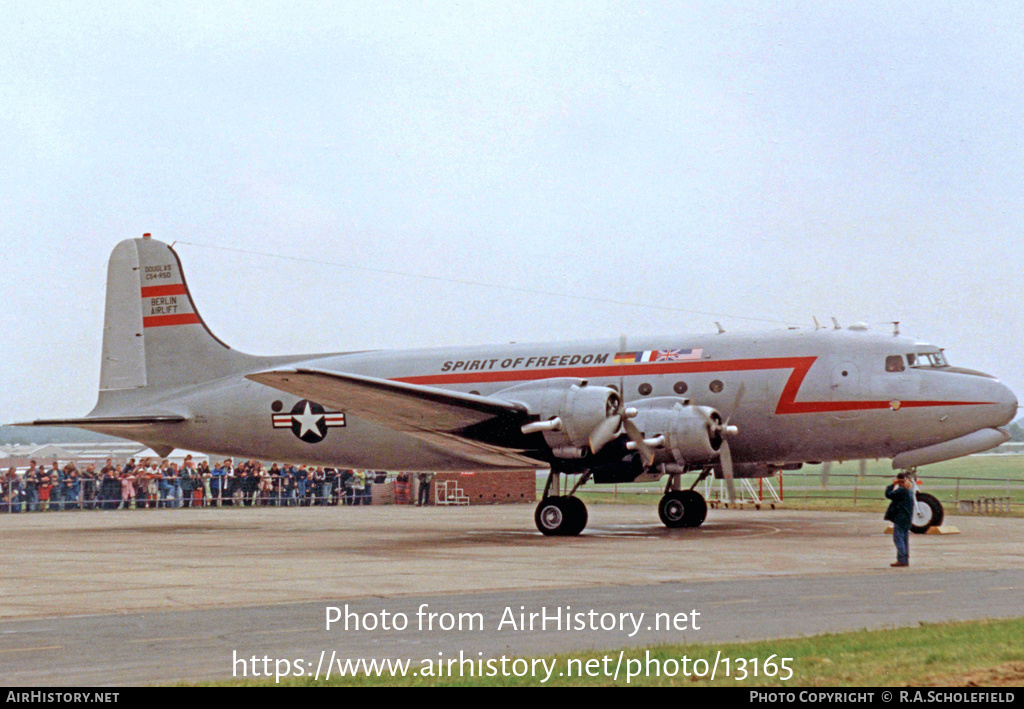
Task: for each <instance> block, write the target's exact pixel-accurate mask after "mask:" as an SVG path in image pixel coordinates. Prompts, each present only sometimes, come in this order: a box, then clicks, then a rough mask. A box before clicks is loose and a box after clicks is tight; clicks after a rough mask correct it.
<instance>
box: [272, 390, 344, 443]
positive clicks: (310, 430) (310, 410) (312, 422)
mask: <svg viewBox="0 0 1024 709" xmlns="http://www.w3.org/2000/svg"><path fill="white" fill-rule="evenodd" d="M273 419H274V428H290V429H291V430H292V433H294V434H295V435H296V436H297V437H298V438H299V439H300V440H302V441H305V442H306V443H319V442H320V441H322V440H324V439H325V438H326V437H327V429H329V428H339V427H342V426H344V425H345V414H344V413H343V412H341V411H325V410H324V407H322V406H321V405H320V404H317V403H316V402H313V401H309V400H308V399H302V400H301V401H299V402H298V403H296V404H295V406H293V407H292V411H291V413H288V414H274V415H273Z"/></svg>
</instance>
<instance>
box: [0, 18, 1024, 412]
mask: <svg viewBox="0 0 1024 709" xmlns="http://www.w3.org/2000/svg"><path fill="white" fill-rule="evenodd" d="M1022 86H1024V9H1022V6H1021V5H1020V3H1019V2H1006V3H963V2H953V3H948V4H947V3H940V2H926V3H921V2H905V3H893V2H863V1H858V2H848V3H834V2H829V3H821V2H806V3H788V2H779V1H778V0H772V1H771V2H764V3H746V2H744V3H735V4H731V3H726V2H706V3H701V2H682V3H675V2H668V3H661V2H658V3H654V2H647V3H645V2H635V1H632V0H631V1H630V2H624V3H598V2H592V1H590V0H588V1H587V2H555V3H551V2H542V3H535V4H530V3H515V4H510V5H504V4H500V3H497V2H480V3H473V2H460V3H458V4H455V3H430V2H417V3H413V2H394V3H387V4H384V3H370V2H362V3H338V2H323V3H312V2H295V1H294V0H289V2H282V3H269V4H267V3H256V2H248V1H247V2H230V3H229V2H210V3H206V2H190V3H163V4H160V5H159V6H158V5H157V4H155V3H149V2H138V3H126V2H81V3H74V2H70V3H55V2H33V3H4V5H3V8H2V9H0V232H2V233H0V269H2V271H0V272H2V274H3V275H2V278H3V282H2V285H3V297H4V299H5V301H6V303H5V308H4V316H3V319H2V321H0V346H2V347H3V365H2V372H3V375H2V381H0V392H2V398H0V422H11V421H19V420H30V419H34V418H43V417H61V416H81V415H84V414H85V413H87V412H88V411H89V409H90V408H91V407H92V405H93V403H94V402H95V399H96V387H97V383H98V380H99V357H100V342H101V331H102V324H103V323H102V321H103V307H104V285H105V278H106V275H105V274H106V264H107V258H108V257H109V254H110V251H111V250H112V249H113V247H114V246H115V244H117V242H118V241H120V240H122V239H125V238H130V237H137V236H141V235H142V233H143V232H151V233H152V234H153V236H154V237H155V238H158V239H162V240H164V241H167V242H175V241H177V242H179V244H178V246H177V247H176V248H177V249H178V251H179V253H180V255H181V257H182V260H183V262H184V267H185V272H186V275H187V277H188V279H189V284H190V286H191V287H192V291H193V295H194V298H195V300H196V303H197V306H198V308H199V310H200V312H201V313H202V315H203V316H204V318H205V319H206V320H207V322H208V324H209V325H210V327H211V329H212V330H213V331H214V332H215V333H216V334H217V335H218V336H219V337H220V338H221V339H222V340H224V341H225V342H227V343H228V344H230V345H232V346H233V347H235V348H236V349H240V350H242V351H246V352H251V353H256V354H275V353H287V352H291V353H294V352H323V351H336V350H346V349H368V348H405V347H422V346H435V345H457V344H478V343H489V342H504V341H511V340H515V341H520V342H523V341H543V340H551V339H583V338H590V337H614V338H618V336H619V335H620V334H621V333H627V334H635V335H639V334H658V333H665V334H668V333H681V332H704V331H711V330H713V329H714V321H716V320H718V321H721V322H722V324H723V325H724V326H725V327H726V328H727V329H731V330H750V329H754V328H764V327H769V328H774V327H784V326H786V325H789V324H793V325H801V326H813V320H812V318H813V317H815V316H816V317H817V318H818V319H819V320H820V321H822V322H827V321H828V320H829V318H831V317H833V316H834V317H836V318H837V319H838V320H839V322H840V323H841V324H843V325H848V324H850V323H852V322H855V321H863V322H868V323H871V324H872V325H873V326H876V327H879V328H883V329H888V328H890V327H891V326H889V325H886V324H885V323H888V322H889V321H893V320H899V321H901V323H902V324H901V329H902V330H903V331H904V332H906V333H908V334H914V335H917V336H919V337H921V338H923V339H926V340H929V341H934V342H936V343H937V344H939V345H941V346H943V347H945V348H946V349H947V355H948V357H949V359H950V361H951V362H952V363H954V364H958V365H962V366H969V367H974V368H978V369H982V370H985V371H989V372H991V373H993V374H996V375H997V376H999V377H1000V378H1002V379H1004V380H1005V381H1006V382H1007V383H1008V384H1009V385H1010V386H1011V387H1012V388H1014V390H1015V391H1016V392H1017V393H1018V396H1020V395H1021V393H1022V392H1024V373H1022V371H1021V370H1022V367H1021V362H1022V356H1021V330H1022V326H1024V286H1022V285H1021V283H1022V279H1021V275H1022V269H1024V246H1022V241H1024V240H1022V234H1021V231H1022V225H1024V147H1022V136H1024V91H1022V90H1021V87H1022ZM181 242H186V243H181ZM211 247H220V248H211ZM225 249H232V250H231V251H228V250H225ZM275 255H276V256H275ZM280 257H285V258H280ZM374 268H378V269H385V270H389V271H399V272H405V273H412V274H422V275H425V276H431V277H435V278H439V279H442V280H435V279H427V278H414V277H408V276H401V275H389V274H383V273H379V272H374V271H371V270H366V269H374ZM457 281H477V282H483V283H490V284H495V285H502V286H507V287H510V288H515V289H519V290H505V289H497V288H486V287H480V286H474V285H469V284H465V283H459V282H457ZM550 293H563V294H566V295H574V296H580V297H582V298H586V299H580V298H569V297H561V296H558V295H549V294H550ZM602 301H620V302H638V303H647V304H650V305H651V306H659V307H637V306H627V305H620V304H615V303H609V302H602ZM668 308H675V310H672V309H668Z"/></svg>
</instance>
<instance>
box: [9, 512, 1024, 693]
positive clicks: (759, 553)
mask: <svg viewBox="0 0 1024 709" xmlns="http://www.w3.org/2000/svg"><path fill="white" fill-rule="evenodd" d="M882 507H884V503H880V508H882ZM880 517H881V509H880V510H879V512H878V513H871V514H868V513H819V512H795V511H789V510H784V509H780V510H761V511H755V510H752V509H748V510H712V511H711V512H710V513H709V518H708V521H707V522H706V523H705V524H704V526H703V527H701V528H700V529H696V530H668V529H665V528H664V527H662V526H661V524H660V523H659V522H658V520H657V513H656V511H655V510H653V509H648V508H646V507H643V506H637V505H591V506H590V524H589V525H588V528H587V530H586V532H585V533H584V534H583V535H582V536H580V537H578V538H568V539H560V538H546V537H543V536H541V535H540V534H539V533H538V532H536V530H535V528H534V526H533V507H532V506H529V505H508V506H489V507H463V508H413V507H365V508H350V507H343V508H285V509H278V508H266V509H254V508H246V509H194V510H138V511H112V512H83V511H79V512H65V513H43V514H33V515H28V514H21V515H8V516H2V517H0V539H2V542H0V544H2V545H3V555H4V569H5V571H4V574H3V576H2V578H0V672H2V674H3V676H4V677H5V679H6V680H7V683H8V684H21V685H33V686H38V685H90V686H98V685H107V684H114V685H125V684H146V683H156V682H173V681H178V680H184V681H196V680H199V679H208V678H229V677H231V676H232V673H233V672H234V674H236V675H238V674H239V672H240V671H241V670H242V669H246V671H247V672H248V673H249V674H250V675H251V673H252V670H253V669H254V666H253V665H252V664H251V663H249V664H248V665H247V664H246V663H247V661H248V660H249V659H250V658H257V659H258V660H260V661H262V659H263V658H264V657H266V658H268V659H269V660H270V661H276V660H278V659H288V661H289V663H291V665H290V669H291V670H293V671H294V670H295V667H296V661H297V660H303V662H304V663H305V664H304V666H305V668H306V669H307V670H310V671H311V668H312V667H313V666H314V665H316V664H319V665H323V664H324V658H328V657H329V655H330V653H332V652H334V653H336V655H337V656H338V657H341V656H344V657H350V658H358V657H364V658H370V657H399V658H401V657H405V658H410V659H415V658H419V659H421V660H422V659H425V658H450V657H453V656H454V657H458V653H459V652H460V651H461V652H463V653H464V657H472V658H477V659H482V658H486V657H496V656H499V655H501V654H508V655H510V656H511V655H515V656H520V657H522V656H533V655H537V654H542V653H543V654H546V653H553V652H573V651H576V650H582V649H585V648H621V647H639V646H642V645H645V644H649V643H653V642H669V641H685V642H718V641H723V640H733V639H755V638H775V637H789V636H796V635H804V634H813V633H821V632H830V631H839V630H847V629H857V628H864V627H885V626H896V625H913V624H917V623H918V622H923V621H928V622H932V621H939V620H945V619H969V618H983V617H1014V616H1021V615H1024V606H1022V605H1021V603H1020V598H1021V593H1020V592H1021V590H1024V535H1022V532H1024V520H1021V519H995V518H986V517H960V516H951V517H949V518H948V521H949V522H950V523H952V524H954V525H956V526H957V527H959V528H960V529H961V531H962V533H961V534H957V535H934V536H933V535H924V536H922V535H913V536H912V539H911V546H912V552H911V554H912V557H911V562H912V564H913V566H912V567H911V568H910V569H906V570H902V569H896V570H894V569H890V568H889V562H890V561H891V560H892V559H893V557H894V551H893V547H892V543H891V540H890V539H889V537H888V536H886V535H885V523H884V522H883V521H882V520H881V519H880ZM908 600H909V601H911V602H910V603H908V602H907V601H908ZM346 605H347V610H348V611H349V613H350V614H349V615H348V616H347V617H348V618H349V623H350V627H349V629H348V630H345V629H344V627H343V621H341V620H339V622H338V623H335V624H334V625H333V626H332V627H331V629H329V630H328V629H327V628H326V617H327V613H328V608H330V607H337V608H339V609H340V612H341V614H342V617H345V610H346ZM641 613H642V614H643V616H641V615H640V614H641ZM352 614H354V615H352ZM430 614H434V615H433V616H431V615H430ZM531 614H533V616H532V618H531ZM658 614H661V615H658ZM545 616H546V618H545ZM403 619H404V622H405V627H404V628H402V627H398V626H400V625H401V624H402V621H403ZM531 620H532V621H533V627H532V628H530V627H529V623H530V621H531ZM459 621H461V622H462V623H463V627H461V628H459V627H458V622H459ZM389 622H390V623H391V626H390V628H389V629H384V627H383V626H385V625H386V624H388V623H389ZM357 623H358V624H359V628H358V629H356V628H355V625H356V624H357ZM524 623H525V624H526V625H527V627H525V628H524V627H522V626H523V625H524ZM368 624H369V625H373V626H375V627H374V628H373V629H367V627H366V626H367V625H368ZM542 625H543V626H544V627H541V626H542ZM665 625H668V626H669V627H667V628H666V627H664V626H665ZM322 653H323V654H322ZM239 661H240V662H241V664H239ZM257 664H258V665H260V666H259V667H255V669H256V670H257V671H262V670H267V669H268V668H269V669H270V671H271V672H272V671H273V670H274V668H275V667H276V668H277V670H278V671H280V670H281V669H282V668H284V665H274V664H270V665H269V666H268V665H266V664H265V663H264V664H260V663H259V662H258V663H257ZM328 664H329V661H328Z"/></svg>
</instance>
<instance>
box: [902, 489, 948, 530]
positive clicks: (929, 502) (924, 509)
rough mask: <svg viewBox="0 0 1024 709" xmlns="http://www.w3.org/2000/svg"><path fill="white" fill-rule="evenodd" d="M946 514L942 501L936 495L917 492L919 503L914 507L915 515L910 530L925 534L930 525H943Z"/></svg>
mask: <svg viewBox="0 0 1024 709" xmlns="http://www.w3.org/2000/svg"><path fill="white" fill-rule="evenodd" d="M944 516H945V513H944V512H943V510H942V503H941V502H939V501H938V500H937V499H935V496H934V495H929V494H928V493H927V492H919V493H917V505H916V506H915V507H914V517H913V519H912V520H911V524H910V531H911V532H913V533H914V534H925V533H926V532H927V531H928V528H929V527H938V526H939V525H941V524H942V520H943V517H944Z"/></svg>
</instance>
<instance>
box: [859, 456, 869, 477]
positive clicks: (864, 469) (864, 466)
mask: <svg viewBox="0 0 1024 709" xmlns="http://www.w3.org/2000/svg"><path fill="white" fill-rule="evenodd" d="M867 476H868V460H867V458H861V461H860V479H861V480H863V479H864V478H866V477H867Z"/></svg>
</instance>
